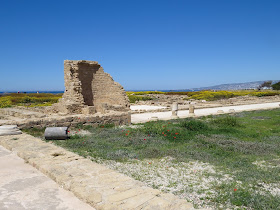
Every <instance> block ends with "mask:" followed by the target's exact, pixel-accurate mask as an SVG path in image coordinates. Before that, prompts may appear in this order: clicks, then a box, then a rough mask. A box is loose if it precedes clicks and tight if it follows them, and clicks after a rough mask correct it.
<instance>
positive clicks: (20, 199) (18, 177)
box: [0, 146, 94, 210]
mask: <svg viewBox="0 0 280 210" xmlns="http://www.w3.org/2000/svg"><path fill="white" fill-rule="evenodd" d="M0 209H1V210H5V209H7V210H23V209H34V210H39V209H40V210H56V209H57V210H76V209H83V210H93V209H94V208H93V207H91V206H89V205H88V204H86V203H84V202H82V201H80V200H79V199H78V198H76V197H75V196H74V195H73V193H71V192H69V191H66V190H64V189H62V188H60V187H59V185H58V184H57V183H55V182H54V181H53V180H51V179H50V178H48V177H47V176H45V175H44V174H42V173H41V172H39V171H38V170H36V169H35V168H33V167H32V166H30V165H28V164H25V163H24V160H23V159H21V158H19V157H18V156H17V155H16V154H15V153H13V152H11V151H9V150H7V149H5V148H3V147H2V146H0Z"/></svg>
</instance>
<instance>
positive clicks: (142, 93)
mask: <svg viewBox="0 0 280 210" xmlns="http://www.w3.org/2000/svg"><path fill="white" fill-rule="evenodd" d="M126 94H127V95H147V94H165V93H164V92H161V91H138V92H132V91H127V92H126Z"/></svg>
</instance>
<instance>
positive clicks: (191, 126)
mask: <svg viewBox="0 0 280 210" xmlns="http://www.w3.org/2000/svg"><path fill="white" fill-rule="evenodd" d="M180 126H181V127H183V128H186V129H188V130H189V131H201V130H207V129H208V126H207V125H206V124H205V123H204V122H202V121H200V120H190V121H187V120H186V121H183V122H181V123H180Z"/></svg>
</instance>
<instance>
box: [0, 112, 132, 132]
mask: <svg viewBox="0 0 280 210" xmlns="http://www.w3.org/2000/svg"><path fill="white" fill-rule="evenodd" d="M130 123H131V114H130V112H109V113H106V114H98V113H97V114H94V115H84V114H76V115H66V116H60V115H53V116H47V117H42V118H29V119H8V120H1V121H0V125H7V124H10V125H17V126H18V127H19V128H20V129H22V128H43V127H73V126H76V125H78V124H82V125H90V126H94V127H97V126H98V125H104V124H114V125H125V124H130Z"/></svg>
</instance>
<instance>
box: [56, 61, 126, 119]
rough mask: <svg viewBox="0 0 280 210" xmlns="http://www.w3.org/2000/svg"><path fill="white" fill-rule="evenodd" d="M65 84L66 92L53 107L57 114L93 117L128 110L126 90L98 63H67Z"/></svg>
mask: <svg viewBox="0 0 280 210" xmlns="http://www.w3.org/2000/svg"><path fill="white" fill-rule="evenodd" d="M64 82H65V92H64V94H63V96H62V98H61V99H60V100H59V102H58V103H57V104H55V105H53V107H52V108H53V110H54V111H56V112H61V113H67V114H73V113H76V114H81V113H84V114H94V113H95V112H101V113H105V112H106V110H116V111H128V110H129V101H128V97H127V95H126V93H125V91H124V89H123V87H122V86H121V85H120V84H119V83H117V82H115V81H114V80H113V78H112V77H111V76H110V75H109V74H108V73H105V72H104V70H103V68H102V67H101V65H100V64H99V63H98V62H96V61H85V60H78V61H73V60H65V61H64Z"/></svg>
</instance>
